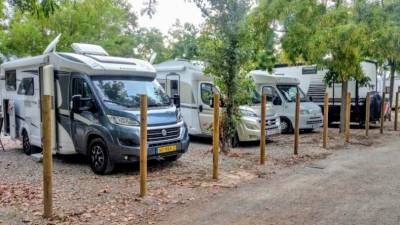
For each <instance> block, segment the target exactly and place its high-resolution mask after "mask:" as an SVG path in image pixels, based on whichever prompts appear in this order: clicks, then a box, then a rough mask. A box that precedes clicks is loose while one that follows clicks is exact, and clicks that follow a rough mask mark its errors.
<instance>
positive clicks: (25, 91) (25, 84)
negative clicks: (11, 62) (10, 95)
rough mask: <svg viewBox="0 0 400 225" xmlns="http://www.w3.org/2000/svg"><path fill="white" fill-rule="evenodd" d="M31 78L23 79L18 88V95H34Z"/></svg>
mask: <svg viewBox="0 0 400 225" xmlns="http://www.w3.org/2000/svg"><path fill="white" fill-rule="evenodd" d="M34 90H35V89H34V86H33V77H26V78H23V79H22V81H21V83H19V86H18V94H19V95H33V94H34Z"/></svg>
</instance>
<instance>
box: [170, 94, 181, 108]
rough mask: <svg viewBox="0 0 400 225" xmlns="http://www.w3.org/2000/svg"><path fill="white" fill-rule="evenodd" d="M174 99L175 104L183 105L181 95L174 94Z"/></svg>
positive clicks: (177, 105) (178, 106)
mask: <svg viewBox="0 0 400 225" xmlns="http://www.w3.org/2000/svg"><path fill="white" fill-rule="evenodd" d="M172 99H173V102H174V105H175V106H176V107H177V108H180V107H181V97H180V96H179V95H174V97H172Z"/></svg>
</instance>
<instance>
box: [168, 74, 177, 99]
mask: <svg viewBox="0 0 400 225" xmlns="http://www.w3.org/2000/svg"><path fill="white" fill-rule="evenodd" d="M180 80H181V77H180V75H179V74H177V73H170V74H167V75H166V76H165V91H166V92H167V95H168V96H170V97H174V96H175V95H179V96H180V94H181V93H180V90H181V89H180V83H181V82H180Z"/></svg>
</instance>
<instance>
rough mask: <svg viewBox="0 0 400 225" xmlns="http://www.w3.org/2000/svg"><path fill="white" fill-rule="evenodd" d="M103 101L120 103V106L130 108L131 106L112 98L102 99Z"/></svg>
mask: <svg viewBox="0 0 400 225" xmlns="http://www.w3.org/2000/svg"><path fill="white" fill-rule="evenodd" d="M103 101H105V102H110V103H114V104H116V105H121V106H124V107H126V108H131V107H132V106H131V105H128V104H124V103H121V102H117V101H113V100H109V99H103Z"/></svg>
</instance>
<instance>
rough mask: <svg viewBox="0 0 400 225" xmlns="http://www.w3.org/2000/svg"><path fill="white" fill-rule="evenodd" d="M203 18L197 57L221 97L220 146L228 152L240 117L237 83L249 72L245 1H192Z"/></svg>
mask: <svg viewBox="0 0 400 225" xmlns="http://www.w3.org/2000/svg"><path fill="white" fill-rule="evenodd" d="M195 2H196V4H197V5H198V6H199V7H200V9H201V10H202V12H203V14H204V15H205V16H206V18H207V22H206V23H207V24H206V27H205V29H204V30H203V34H202V37H201V41H200V43H201V44H200V46H201V47H200V49H201V56H202V58H203V59H206V62H207V66H206V69H205V73H206V74H210V75H212V76H213V77H214V79H215V81H216V83H217V84H218V86H219V87H220V89H221V92H222V94H223V96H224V104H225V111H224V115H223V116H222V118H223V120H222V121H221V123H222V124H221V126H222V131H223V132H222V137H221V140H222V142H221V145H222V150H223V151H224V152H227V151H229V145H230V141H231V139H232V138H233V137H234V135H235V134H236V127H237V122H238V118H239V116H240V112H239V107H238V106H239V105H240V100H241V98H240V94H241V82H242V81H243V80H244V79H243V78H244V77H245V76H246V75H247V73H248V72H249V67H248V66H249V64H250V61H249V59H250V58H251V51H249V49H246V48H244V46H243V43H245V40H244V38H245V37H246V33H247V28H246V26H245V25H246V21H245V19H246V16H247V13H248V10H249V8H250V1H247V0H219V1H214V0H209V1H203V0H198V1H195Z"/></svg>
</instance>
